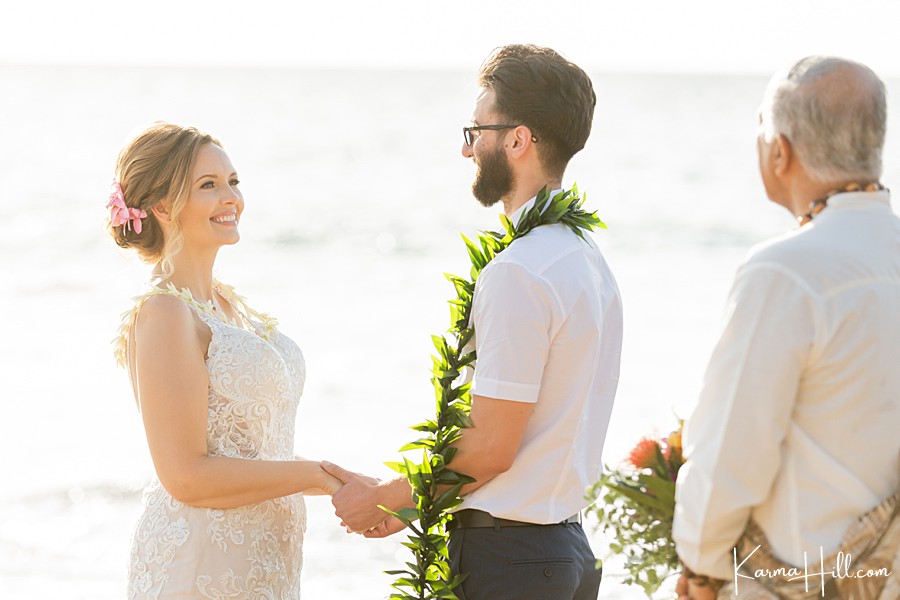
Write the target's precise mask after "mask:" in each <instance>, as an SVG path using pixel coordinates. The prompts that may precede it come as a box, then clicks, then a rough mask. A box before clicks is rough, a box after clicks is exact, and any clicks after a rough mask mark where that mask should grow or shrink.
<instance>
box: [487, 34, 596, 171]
mask: <svg viewBox="0 0 900 600" xmlns="http://www.w3.org/2000/svg"><path fill="white" fill-rule="evenodd" d="M478 83H479V85H481V86H482V87H484V88H485V89H489V90H492V91H493V92H494V110H495V111H496V112H497V113H500V115H502V116H503V117H504V118H506V119H508V120H509V122H510V123H515V124H516V125H520V124H521V125H525V126H527V127H528V128H529V129H531V132H532V134H533V135H534V136H535V137H536V138H537V139H538V140H539V141H538V144H537V150H538V157H539V158H540V159H541V162H542V163H543V164H544V167H545V168H547V169H548V170H549V171H550V172H551V173H553V174H559V175H561V174H562V172H563V171H564V170H565V168H566V165H567V164H569V160H570V159H571V158H572V157H573V156H574V155H575V153H576V152H578V151H579V150H581V149H582V148H584V144H585V142H587V139H588V136H589V135H590V134H591V123H592V121H593V117H594V106H595V105H596V103H597V96H596V94H594V87H593V85H592V84H591V79H590V77H588V75H587V73H585V72H584V71H583V70H582V69H581V68H580V67H579V66H578V65H576V64H574V63H572V62H569V61H568V60H566V59H565V58H563V57H562V56H560V55H559V53H557V52H556V51H555V50H551V49H550V48H542V47H540V46H533V45H531V44H513V45H510V46H502V47H500V48H497V49H496V50H494V51H493V52H492V53H491V55H490V56H489V57H488V58H487V60H485V61H484V64H482V65H481V69H480V71H479V73H478Z"/></svg>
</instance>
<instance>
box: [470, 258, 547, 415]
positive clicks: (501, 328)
mask: <svg viewBox="0 0 900 600" xmlns="http://www.w3.org/2000/svg"><path fill="white" fill-rule="evenodd" d="M472 320H473V323H474V325H475V350H476V352H477V358H478V362H477V366H476V369H475V378H474V382H473V384H472V392H473V394H478V395H480V396H486V397H488V398H496V399H499V400H513V401H516V402H531V403H533V402H537V399H538V392H539V390H540V386H541V378H542V376H543V371H544V365H545V364H546V361H547V355H548V352H549V349H550V343H551V339H552V328H553V296H552V292H551V290H550V288H549V286H548V284H547V283H546V282H545V281H544V280H543V279H541V278H540V277H537V276H535V275H534V274H532V273H530V272H529V271H528V270H527V269H525V268H524V267H522V266H520V265H517V264H513V263H495V264H491V265H488V267H487V268H485V269H484V271H482V272H481V274H480V276H479V277H478V283H477V284H476V287H475V298H474V300H473V306H472Z"/></svg>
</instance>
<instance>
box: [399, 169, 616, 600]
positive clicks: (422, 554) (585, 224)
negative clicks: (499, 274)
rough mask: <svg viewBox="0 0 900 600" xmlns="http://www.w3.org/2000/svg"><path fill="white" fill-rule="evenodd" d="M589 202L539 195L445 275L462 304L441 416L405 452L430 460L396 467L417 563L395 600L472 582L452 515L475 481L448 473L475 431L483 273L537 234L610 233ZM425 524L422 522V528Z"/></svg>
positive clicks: (441, 390)
mask: <svg viewBox="0 0 900 600" xmlns="http://www.w3.org/2000/svg"><path fill="white" fill-rule="evenodd" d="M583 202H584V198H583V197H580V196H579V195H578V188H577V187H575V186H573V188H572V189H571V190H569V191H564V192H560V193H558V194H556V195H555V196H553V197H552V198H551V197H550V192H549V190H547V189H546V188H545V189H543V190H541V192H540V193H539V194H538V196H537V198H536V200H535V203H534V205H533V206H532V207H531V208H529V209H528V210H527V211H525V213H524V214H523V215H522V218H521V219H520V220H519V223H518V225H517V226H515V227H513V225H512V222H511V221H510V220H509V219H508V218H507V217H506V215H501V216H500V221H501V223H502V224H503V230H504V231H503V233H497V232H493V231H488V232H484V233H481V234H480V235H478V237H477V239H476V241H475V242H473V241H471V240H469V239H468V238H466V237H465V236H463V241H464V242H465V244H466V249H467V250H468V253H469V258H470V259H471V262H472V268H471V270H470V272H469V278H465V277H458V276H456V275H449V274H445V277H446V278H447V279H448V280H449V281H450V282H451V283H452V284H453V286H454V287H455V288H456V294H457V297H456V298H455V299H453V300H450V301H449V302H450V321H451V327H450V329H449V330H448V331H447V333H445V334H444V335H435V336H432V340H433V342H434V347H435V348H436V349H437V355H436V356H432V357H431V359H432V362H433V366H432V370H431V375H432V377H431V381H432V383H433V384H434V390H435V398H436V411H435V413H436V414H435V417H434V418H433V419H429V420H428V421H425V422H424V423H420V424H418V425H415V426H413V427H412V429H414V430H415V431H419V432H422V433H424V434H425V436H424V437H421V438H419V439H417V440H416V441H414V442H411V443H409V444H407V445H405V446H403V448H401V449H400V451H401V452H407V451H421V452H422V461H421V462H419V463H416V462H413V461H412V460H410V459H409V458H406V457H404V460H403V462H402V463H389V465H388V466H390V467H391V468H393V469H394V470H396V471H397V472H398V473H400V474H402V475H404V476H405V477H406V478H407V480H408V481H409V483H410V487H411V488H412V495H413V500H414V501H415V503H416V507H415V508H406V509H402V510H400V511H398V512H396V513H394V512H391V511H389V512H391V514H393V515H394V516H395V517H397V518H398V519H400V521H402V522H403V524H404V525H406V527H407V528H408V529H410V530H411V532H412V533H411V534H410V535H409V540H408V541H407V542H405V543H404V545H405V546H406V547H408V548H409V549H410V550H412V553H413V555H414V559H415V560H414V561H412V562H407V563H406V569H400V570H395V571H387V574H389V575H395V576H397V579H396V580H395V582H394V583H393V587H394V588H395V589H396V590H397V591H396V592H394V593H393V594H392V595H391V596H390V598H391V599H395V600H424V599H430V598H447V599H450V600H453V599H456V598H457V596H456V594H455V593H454V592H453V590H454V589H455V588H456V587H457V586H458V585H459V584H460V583H461V582H462V580H463V578H464V577H465V575H459V576H457V577H452V576H451V573H450V564H449V559H448V555H447V521H448V519H449V516H448V514H447V511H448V510H450V509H451V508H453V507H455V506H457V505H458V504H459V503H460V502H462V500H461V499H460V497H459V494H460V490H461V489H462V487H463V485H465V484H466V483H470V482H473V481H474V479H472V478H471V477H468V476H466V475H463V474H461V473H456V472H454V471H453V470H451V469H449V468H448V467H447V464H448V463H449V462H450V461H451V460H453V455H454V454H455V453H456V448H454V446H453V443H454V442H456V441H457V440H458V439H459V438H460V435H461V431H462V429H464V428H466V427H471V426H472V421H471V420H470V419H469V411H470V409H471V406H472V397H471V393H470V385H471V384H470V383H462V382H461V379H460V376H461V375H462V374H463V372H464V371H465V369H466V368H470V369H473V370H474V368H475V351H474V348H471V347H470V342H471V341H472V339H473V336H474V335H475V330H474V329H473V328H472V326H471V322H470V317H471V314H472V299H473V297H474V295H475V282H476V280H477V279H478V275H479V274H480V273H481V270H482V269H484V267H486V266H487V264H488V263H489V262H491V260H493V258H494V257H495V256H497V254H499V253H500V252H502V251H503V250H504V249H505V248H506V247H507V246H509V244H511V243H512V242H513V240H515V239H518V238H520V237H522V236H524V235H526V234H527V233H528V232H530V231H531V230H532V229H534V228H535V227H539V226H541V225H550V224H554V223H561V224H563V225H566V226H568V227H569V228H570V229H572V231H574V232H575V233H576V234H578V236H579V237H581V238H582V239H583V238H584V233H583V232H584V231H591V230H593V229H595V228H605V227H606V226H605V225H604V224H603V222H602V221H600V219H599V218H598V217H597V215H596V214H595V213H588V212H585V211H583V210H581V205H582V204H583ZM416 521H418V523H417V522H416Z"/></svg>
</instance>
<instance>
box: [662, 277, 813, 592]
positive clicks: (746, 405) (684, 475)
mask: <svg viewBox="0 0 900 600" xmlns="http://www.w3.org/2000/svg"><path fill="white" fill-rule="evenodd" d="M819 311H820V305H819V304H818V302H817V300H816V296H815V295H814V294H813V293H812V292H811V290H809V289H808V288H807V286H806V285H805V284H804V283H803V282H802V280H800V279H799V277H797V276H796V275H795V274H794V273H792V272H791V271H789V270H787V269H785V268H784V267H782V266H780V265H770V264H765V265H753V264H752V263H751V264H750V265H748V266H745V267H743V268H742V269H741V270H740V271H739V272H738V274H737V277H736V278H735V283H734V286H733V287H732V290H731V294H730V295H729V300H728V304H727V310H726V315H725V328H724V331H723V333H722V336H721V338H720V340H719V343H718V345H717V346H716V348H715V350H714V351H713V355H712V358H711V360H710V363H709V366H708V368H707V371H706V376H705V378H704V382H703V387H702V391H701V393H700V398H699V401H698V404H697V407H696V409H695V410H694V412H693V414H692V415H691V416H690V418H689V419H688V420H687V422H686V423H685V430H684V452H685V457H686V458H687V462H686V464H685V465H684V466H683V467H682V469H681V471H680V472H679V475H678V482H677V490H676V504H675V523H674V526H673V532H672V533H673V536H674V539H675V543H676V547H677V550H678V555H679V557H680V558H681V560H682V561H683V562H684V563H685V564H686V565H688V567H690V568H691V569H693V570H694V571H695V572H697V573H700V574H705V575H709V576H713V577H717V578H722V579H732V578H733V577H734V560H733V548H734V547H735V545H736V543H737V541H738V539H739V538H740V536H741V534H742V533H743V530H744V527H745V526H746V524H747V521H748V520H749V518H750V515H751V512H752V510H753V508H754V506H756V505H758V504H760V503H761V502H762V501H763V500H764V499H765V498H766V497H767V496H768V494H769V491H770V489H771V487H772V484H773V482H774V480H775V476H776V474H777V472H778V470H779V468H780V465H781V444H782V441H783V440H784V438H785V435H786V433H787V430H788V427H789V424H790V420H791V413H792V411H793V408H794V403H795V398H796V393H797V387H798V382H799V380H800V377H801V374H802V372H803V369H804V368H805V366H806V363H807V357H808V356H809V354H810V349H811V348H812V346H813V342H814V339H815V337H816V331H815V327H816V325H815V323H816V322H817V320H818V319H817V317H816V315H817V314H818V313H819Z"/></svg>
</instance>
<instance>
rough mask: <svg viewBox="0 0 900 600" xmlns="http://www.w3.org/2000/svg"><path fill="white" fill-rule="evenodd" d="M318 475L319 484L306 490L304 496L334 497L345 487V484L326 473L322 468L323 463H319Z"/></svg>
mask: <svg viewBox="0 0 900 600" xmlns="http://www.w3.org/2000/svg"><path fill="white" fill-rule="evenodd" d="M317 475H318V477H317V481H318V483H317V484H316V487H314V488H310V489H307V490H305V491H304V492H303V493H304V495H307V496H334V495H335V494H337V493H338V492H339V491H340V489H341V488H342V487H344V482H342V481H341V480H340V479H338V478H337V477H335V476H334V475H331V474H329V473H328V472H327V471H325V470H324V469H323V468H322V463H319V473H318V474H317Z"/></svg>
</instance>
